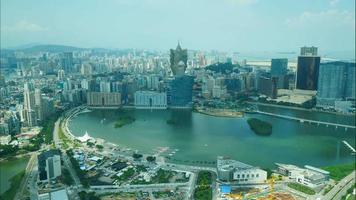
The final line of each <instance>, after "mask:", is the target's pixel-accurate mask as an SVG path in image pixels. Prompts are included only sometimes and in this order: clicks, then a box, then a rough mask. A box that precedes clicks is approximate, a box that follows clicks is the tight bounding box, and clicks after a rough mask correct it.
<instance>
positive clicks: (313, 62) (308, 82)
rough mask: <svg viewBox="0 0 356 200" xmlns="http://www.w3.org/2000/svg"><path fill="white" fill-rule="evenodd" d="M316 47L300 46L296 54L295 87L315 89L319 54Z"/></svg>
mask: <svg viewBox="0 0 356 200" xmlns="http://www.w3.org/2000/svg"><path fill="white" fill-rule="evenodd" d="M317 51H318V49H317V48H316V47H309V48H308V47H302V48H301V55H300V56H298V69H297V83H296V88H297V89H300V90H314V91H315V90H317V89H318V76H319V65H320V56H317V55H316V54H317Z"/></svg>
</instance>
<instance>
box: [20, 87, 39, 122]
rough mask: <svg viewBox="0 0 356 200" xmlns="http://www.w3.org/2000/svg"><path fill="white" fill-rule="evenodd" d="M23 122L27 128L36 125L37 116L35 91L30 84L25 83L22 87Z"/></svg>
mask: <svg viewBox="0 0 356 200" xmlns="http://www.w3.org/2000/svg"><path fill="white" fill-rule="evenodd" d="M23 96H24V109H23V114H24V120H25V123H26V125H27V126H36V125H37V114H36V110H35V108H36V98H35V91H34V87H33V85H32V83H25V85H24V92H23Z"/></svg>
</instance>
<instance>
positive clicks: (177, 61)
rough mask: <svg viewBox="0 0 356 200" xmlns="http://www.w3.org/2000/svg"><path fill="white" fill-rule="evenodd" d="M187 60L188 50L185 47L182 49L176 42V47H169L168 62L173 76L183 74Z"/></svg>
mask: <svg viewBox="0 0 356 200" xmlns="http://www.w3.org/2000/svg"><path fill="white" fill-rule="evenodd" d="M187 61H188V51H187V49H182V47H181V46H180V44H179V43H178V46H177V48H176V49H175V50H174V49H171V55H170V62H171V70H172V72H173V75H174V76H179V75H184V73H185V69H186V68H187Z"/></svg>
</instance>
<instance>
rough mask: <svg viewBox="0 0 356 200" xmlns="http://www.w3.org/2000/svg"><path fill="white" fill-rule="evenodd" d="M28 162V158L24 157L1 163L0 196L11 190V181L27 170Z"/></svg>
mask: <svg viewBox="0 0 356 200" xmlns="http://www.w3.org/2000/svg"><path fill="white" fill-rule="evenodd" d="M28 160H29V158H28V157H23V158H19V159H15V160H10V161H4V162H0V186H1V187H0V194H3V193H4V192H6V190H8V189H9V188H10V185H11V182H10V179H11V178H12V177H14V176H15V175H16V174H18V173H20V172H21V171H22V170H24V169H25V168H26V166H27V162H28Z"/></svg>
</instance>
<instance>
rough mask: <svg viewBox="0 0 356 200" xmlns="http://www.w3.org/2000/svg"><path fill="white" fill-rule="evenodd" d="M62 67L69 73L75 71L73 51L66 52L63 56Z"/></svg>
mask: <svg viewBox="0 0 356 200" xmlns="http://www.w3.org/2000/svg"><path fill="white" fill-rule="evenodd" d="M61 66H62V69H63V70H64V71H65V72H66V73H68V72H72V71H73V52H64V53H63V55H62V58H61Z"/></svg>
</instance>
